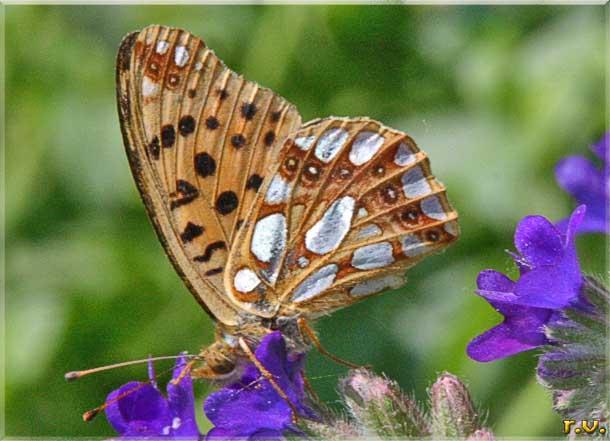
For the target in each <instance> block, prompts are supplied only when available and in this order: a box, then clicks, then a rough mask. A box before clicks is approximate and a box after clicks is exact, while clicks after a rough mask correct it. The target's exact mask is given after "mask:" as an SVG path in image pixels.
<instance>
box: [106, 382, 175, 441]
mask: <svg viewBox="0 0 610 441" xmlns="http://www.w3.org/2000/svg"><path fill="white" fill-rule="evenodd" d="M131 390H134V391H133V392H131V393H129V394H126V395H125V396H123V397H122V398H120V399H118V400H117V398H118V397H119V396H121V395H123V394H125V393H126V392H128V391H131ZM106 401H107V402H110V404H109V405H108V407H106V417H107V418H108V421H109V422H110V424H111V425H112V427H113V428H114V430H116V431H117V432H118V433H119V434H120V435H125V434H127V433H128V432H130V431H131V429H132V426H133V425H134V424H135V425H136V426H137V427H139V428H140V429H139V430H140V431H142V430H144V428H146V427H148V428H151V430H152V427H153V426H155V427H156V426H160V425H162V424H163V422H165V421H170V420H171V418H170V412H169V408H168V406H167V402H166V401H165V398H164V397H163V395H162V394H161V392H159V391H158V390H157V389H155V388H154V387H153V386H151V385H150V384H143V383H139V382H136V381H132V382H130V383H127V384H125V385H124V386H122V387H121V388H119V389H117V390H115V391H113V392H111V393H110V394H109V395H108V397H107V398H106ZM157 420H161V421H162V422H161V423H160V424H155V421H157Z"/></svg>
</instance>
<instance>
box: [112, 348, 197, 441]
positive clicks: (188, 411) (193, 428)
mask: <svg viewBox="0 0 610 441" xmlns="http://www.w3.org/2000/svg"><path fill="white" fill-rule="evenodd" d="M185 365H186V358H185V357H184V356H181V357H179V358H178V359H177V360H176V366H175V368H174V372H173V375H172V379H176V378H178V376H179V375H180V374H181V373H182V370H183V368H184V366H185ZM148 375H149V378H150V383H140V382H137V381H132V382H129V383H127V384H125V385H124V386H122V387H120V388H119V389H117V390H115V391H113V392H111V393H110V395H108V398H107V399H106V401H107V402H111V404H110V405H108V407H107V408H106V418H108V421H109V422H110V424H111V425H112V427H113V428H114V430H116V431H117V432H118V433H119V435H121V436H123V437H139V438H144V437H155V438H157V437H180V438H187V439H198V438H199V437H200V434H199V430H198V429H197V423H196V421H195V407H194V402H193V383H192V380H191V378H190V376H189V375H185V376H184V378H183V379H182V380H180V383H178V384H177V385H174V384H173V383H172V382H170V383H169V384H168V385H167V398H165V397H164V396H163V394H162V393H161V392H160V391H159V389H158V388H157V384H156V382H155V376H154V371H153V366H152V362H149V364H148ZM133 389H135V390H134V391H133V392H131V393H129V394H127V395H125V396H123V397H122V398H120V399H118V400H116V401H112V400H115V399H116V398H117V397H119V396H120V395H122V394H125V393H126V392H128V391H130V390H133Z"/></svg>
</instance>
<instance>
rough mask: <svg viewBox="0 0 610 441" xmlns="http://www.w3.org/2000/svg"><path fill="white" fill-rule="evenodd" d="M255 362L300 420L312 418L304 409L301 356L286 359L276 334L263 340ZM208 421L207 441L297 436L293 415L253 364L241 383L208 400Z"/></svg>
mask: <svg viewBox="0 0 610 441" xmlns="http://www.w3.org/2000/svg"><path fill="white" fill-rule="evenodd" d="M254 355H255V356H256V358H257V360H258V361H259V362H260V363H261V364H262V365H263V366H264V367H265V368H266V369H267V370H268V371H269V372H270V373H271V374H272V375H273V377H274V380H275V381H276V383H277V384H278V385H279V387H280V388H281V389H282V391H283V392H284V393H286V395H287V396H288V398H289V399H290V402H291V403H292V404H293V405H294V406H295V407H296V409H297V411H298V413H299V414H300V415H303V416H312V413H311V411H310V410H309V409H308V408H307V407H306V406H305V405H304V403H303V399H304V391H303V378H302V366H303V361H304V358H303V357H302V356H289V355H288V353H287V351H286V343H285V341H284V339H283V337H282V335H281V334H280V333H279V332H277V331H276V332H272V333H270V334H268V335H267V336H265V337H264V338H263V340H262V341H261V343H260V344H259V345H258V347H257V348H256V351H255V352H254ZM204 410H205V413H206V415H207V417H208V418H209V419H210V421H211V422H212V423H213V424H214V426H215V427H214V429H213V430H212V431H210V432H209V433H208V435H207V436H208V438H211V437H218V436H230V437H232V438H235V437H248V439H251V437H260V436H263V435H265V434H267V435H271V434H273V437H280V435H281V434H282V433H284V432H286V431H290V432H293V433H297V434H298V433H300V432H299V431H298V430H297V429H296V427H295V426H294V425H293V423H292V411H291V408H290V406H289V405H288V403H287V402H286V401H285V400H284V399H282V398H281V397H280V396H279V394H278V393H277V392H276V390H275V389H274V388H273V387H272V386H271V384H270V383H269V382H268V381H267V380H266V379H265V378H264V376H262V375H261V373H260V372H259V371H258V369H257V368H256V367H255V366H254V364H252V363H250V364H248V365H247V366H246V368H245V370H244V374H243V375H242V377H241V379H240V381H238V382H236V383H234V384H231V385H229V386H227V387H225V388H224V389H222V390H220V391H218V392H215V393H213V394H211V395H210V396H208V398H207V399H206V401H205V403H204Z"/></svg>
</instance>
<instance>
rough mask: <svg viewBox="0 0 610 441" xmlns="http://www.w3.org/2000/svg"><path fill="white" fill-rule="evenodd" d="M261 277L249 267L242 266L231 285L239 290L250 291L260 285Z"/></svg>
mask: <svg viewBox="0 0 610 441" xmlns="http://www.w3.org/2000/svg"><path fill="white" fill-rule="evenodd" d="M260 283H261V279H259V278H258V276H257V275H256V273H255V272H254V271H252V270H251V269H249V268H242V269H240V270H239V271H237V273H235V277H234V278H233V285H234V286H235V289H236V290H237V291H239V292H251V291H253V290H254V288H256V287H257V286H258V285H260Z"/></svg>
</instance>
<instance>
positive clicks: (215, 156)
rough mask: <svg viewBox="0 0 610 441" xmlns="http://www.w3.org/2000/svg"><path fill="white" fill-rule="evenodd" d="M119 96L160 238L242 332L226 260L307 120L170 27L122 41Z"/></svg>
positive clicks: (193, 284) (196, 288)
mask: <svg viewBox="0 0 610 441" xmlns="http://www.w3.org/2000/svg"><path fill="white" fill-rule="evenodd" d="M117 90H118V103H119V112H120V117H121V125H122V130H123V136H124V140H125V144H126V148H127V153H128V156H129V160H130V164H131V168H132V171H133V173H134V176H135V178H136V182H137V183H138V187H139V190H140V193H141V195H142V198H143V200H144V202H145V204H146V207H147V209H148V212H149V215H150V217H151V219H152V220H153V223H154V225H155V228H156V230H157V234H158V236H159V238H160V240H161V241H162V243H163V244H164V247H165V249H166V251H167V253H168V255H169V256H170V258H171V259H172V262H173V263H174V266H175V268H176V270H177V271H178V272H179V273H180V274H181V275H182V277H183V279H184V280H185V282H186V284H187V285H188V286H189V288H190V289H191V291H192V292H193V294H194V295H195V297H196V298H197V300H198V301H199V302H200V303H201V304H202V306H204V308H206V310H208V312H210V313H211V314H212V315H213V316H214V317H215V318H217V319H218V320H220V321H221V322H223V323H225V324H227V325H235V324H237V323H238V319H239V317H238V316H239V313H238V311H239V309H240V305H236V304H235V303H234V302H233V301H232V300H231V299H229V298H228V297H227V296H226V294H225V291H224V285H223V272H224V270H225V266H226V261H227V256H228V253H229V250H230V249H231V248H232V246H233V243H234V239H235V235H236V232H237V231H238V229H239V227H240V225H241V223H242V221H243V219H244V218H245V217H246V216H247V214H248V213H249V212H250V208H251V206H252V204H253V201H254V198H255V196H256V193H257V191H258V190H259V187H260V186H261V183H262V182H263V179H264V177H265V176H266V175H267V174H268V172H267V169H268V166H269V164H272V163H274V162H275V160H276V157H277V155H278V152H279V149H280V147H281V145H282V141H283V140H284V138H285V137H286V136H287V135H288V133H290V132H292V131H294V130H296V129H297V128H298V127H299V126H300V123H301V118H300V115H299V114H298V112H297V111H296V109H295V108H294V106H292V105H291V104H290V103H288V102H287V101H286V100H284V99H283V98H281V97H279V96H277V95H276V94H274V93H273V92H272V91H270V90H269V89H264V88H261V87H259V86H258V85H257V84H255V83H252V82H248V81H246V80H244V79H243V78H242V77H240V76H239V75H237V74H236V73H234V72H232V71H231V70H229V69H228V68H227V67H226V66H225V65H224V64H223V63H222V61H220V60H219V59H218V58H217V57H216V56H215V55H214V53H213V52H212V51H211V50H210V49H208V48H207V47H206V46H205V44H204V43H203V42H202V41H201V40H200V39H198V38H196V37H194V36H193V35H191V34H189V33H188V32H185V31H182V30H179V29H173V28H168V27H163V26H151V27H148V28H146V29H144V30H143V31H142V32H140V33H134V34H131V35H129V36H128V37H126V38H125V40H124V41H123V44H122V45H121V48H120V50H119V58H118V63H117Z"/></svg>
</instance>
